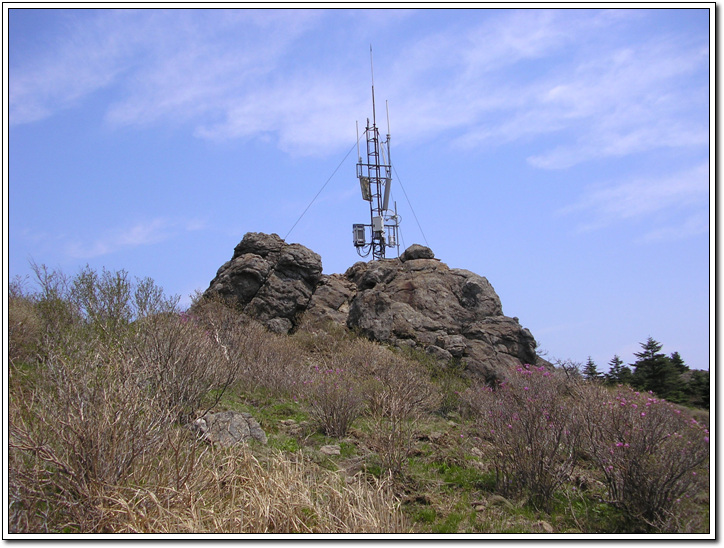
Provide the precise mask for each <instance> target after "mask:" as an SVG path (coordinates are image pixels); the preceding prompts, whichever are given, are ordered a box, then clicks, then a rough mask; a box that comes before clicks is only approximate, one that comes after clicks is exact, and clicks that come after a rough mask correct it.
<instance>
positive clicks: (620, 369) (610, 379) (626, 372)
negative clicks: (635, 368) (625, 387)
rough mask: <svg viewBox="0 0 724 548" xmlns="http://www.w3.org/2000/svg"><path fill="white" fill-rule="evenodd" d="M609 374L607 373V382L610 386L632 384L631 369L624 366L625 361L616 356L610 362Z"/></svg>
mask: <svg viewBox="0 0 724 548" xmlns="http://www.w3.org/2000/svg"><path fill="white" fill-rule="evenodd" d="M608 365H609V367H610V369H609V371H608V373H606V375H605V376H606V382H607V383H608V384H630V383H631V369H629V368H628V367H627V366H626V365H624V363H623V360H622V359H621V358H620V357H618V355H615V356H614V357H613V359H611V361H610V362H608Z"/></svg>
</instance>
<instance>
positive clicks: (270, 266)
mask: <svg viewBox="0 0 724 548" xmlns="http://www.w3.org/2000/svg"><path fill="white" fill-rule="evenodd" d="M321 276H322V259H321V258H320V257H319V255H317V254H316V253H314V252H313V251H311V250H310V249H308V248H306V247H304V246H302V245H299V244H287V243H285V242H284V240H282V239H281V238H280V237H279V236H278V235H276V234H261V233H257V232H249V233H247V234H246V235H245V236H244V238H243V239H242V241H241V242H240V243H239V244H238V245H237V246H236V247H235V248H234V255H233V256H232V258H231V260H230V261H228V262H226V263H225V264H224V265H222V267H221V268H219V270H218V272H217V273H216V277H215V278H214V279H213V280H211V283H210V284H209V288H208V289H207V290H206V292H205V293H204V295H205V296H207V297H214V296H217V297H221V298H222V299H224V300H227V301H231V302H232V303H233V304H235V305H239V306H241V307H242V309H243V310H244V311H245V312H246V313H248V314H249V315H251V316H254V317H255V318H257V319H258V320H260V321H261V322H262V323H264V324H266V325H267V327H269V328H270V329H271V330H273V331H276V332H280V333H288V332H289V331H291V330H292V329H293V328H294V327H295V326H296V324H297V323H298V321H299V318H300V316H301V314H302V313H303V312H304V311H305V310H306V309H307V307H308V306H309V302H310V300H311V298H312V295H313V294H314V291H315V289H316V288H317V284H318V282H319V280H320V278H321Z"/></svg>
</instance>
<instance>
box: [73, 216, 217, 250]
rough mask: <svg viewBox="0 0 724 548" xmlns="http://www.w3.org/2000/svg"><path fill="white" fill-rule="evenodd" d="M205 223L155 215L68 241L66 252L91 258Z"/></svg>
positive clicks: (152, 242) (138, 245)
mask: <svg viewBox="0 0 724 548" xmlns="http://www.w3.org/2000/svg"><path fill="white" fill-rule="evenodd" d="M204 226H205V223H204V222H203V221H201V220H198V219H192V220H186V221H173V220H170V219H165V218H158V219H152V220H150V221H142V222H138V223H136V224H133V225H131V226H126V227H122V228H119V229H116V230H112V231H109V232H107V233H105V234H102V235H101V236H100V237H99V238H97V239H95V240H92V241H82V240H75V241H72V242H70V243H68V244H67V245H66V253H67V254H68V255H69V256H71V257H73V258H76V259H89V258H93V257H99V256H102V255H108V254H110V253H114V252H116V251H119V250H121V249H131V248H135V247H140V246H146V245H153V244H158V243H161V242H164V241H166V240H168V239H170V238H173V237H175V236H177V235H179V234H180V233H183V232H191V231H196V230H201V229H203V228H204Z"/></svg>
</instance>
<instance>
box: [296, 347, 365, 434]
mask: <svg viewBox="0 0 724 548" xmlns="http://www.w3.org/2000/svg"><path fill="white" fill-rule="evenodd" d="M340 365H342V367H339V366H340ZM347 365H348V364H347V363H346V362H345V361H344V360H343V359H337V360H330V361H329V362H327V363H323V364H322V366H321V367H320V366H319V365H315V366H313V372H312V374H311V375H310V377H309V380H307V381H303V382H302V391H301V396H302V398H303V399H304V401H305V402H306V404H307V405H308V406H309V409H310V415H311V417H312V420H313V421H314V422H315V423H316V424H317V425H318V426H319V427H320V428H321V430H322V431H323V432H324V433H325V434H327V435H328V436H333V437H337V438H341V437H344V435H345V434H346V433H347V430H348V428H349V426H350V425H351V424H352V421H354V420H355V419H356V418H357V417H358V416H359V415H360V414H361V412H362V409H363V408H364V398H363V396H362V391H361V387H360V380H359V377H358V376H357V375H356V374H355V372H354V371H352V370H350V369H348V368H345V367H347Z"/></svg>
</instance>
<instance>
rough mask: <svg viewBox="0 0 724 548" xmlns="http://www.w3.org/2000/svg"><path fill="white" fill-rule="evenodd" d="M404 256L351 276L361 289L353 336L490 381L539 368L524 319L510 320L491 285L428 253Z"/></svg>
mask: <svg viewBox="0 0 724 548" xmlns="http://www.w3.org/2000/svg"><path fill="white" fill-rule="evenodd" d="M418 247H422V246H418ZM403 256H404V257H405V260H404V261H401V260H397V259H385V260H380V261H372V262H370V263H357V264H355V265H354V266H352V267H351V268H350V269H349V270H348V271H347V273H346V276H347V278H348V279H349V280H350V281H353V282H354V283H355V285H356V286H357V292H356V295H355V296H354V298H353V300H352V301H351V303H350V310H349V314H348V316H347V325H348V326H349V327H350V328H354V329H357V330H359V331H360V332H362V333H363V334H364V335H366V336H368V337H369V338H371V339H374V340H377V341H382V342H386V343H390V344H393V345H397V346H407V347H415V348H419V349H420V350H424V351H426V352H427V353H429V354H431V355H433V356H435V357H436V358H438V359H439V360H441V361H449V360H450V359H453V358H456V359H460V360H462V361H464V362H465V363H466V365H467V367H468V369H469V370H470V371H472V372H473V373H476V374H479V375H481V376H485V377H495V376H496V375H497V371H498V370H499V369H500V367H501V366H506V365H511V364H515V365H520V364H521V363H536V360H537V357H536V353H535V348H536V343H535V340H534V339H533V336H532V335H531V333H530V331H528V330H527V329H525V328H523V327H521V326H520V324H519V323H518V320H517V318H509V317H507V316H504V315H503V310H502V306H501V303H500V299H499V297H498V295H497V294H496V293H495V290H494V289H493V287H492V286H491V285H490V283H489V282H488V280H487V279H485V278H483V277H482V276H479V275H477V274H474V273H473V272H470V271H468V270H463V269H451V268H449V267H448V266H447V265H445V264H444V263H441V262H439V261H437V260H434V259H432V258H428V257H429V254H427V253H422V254H419V255H418V254H407V252H406V253H405V254H403ZM414 256H418V257H420V258H413V257H414Z"/></svg>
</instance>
